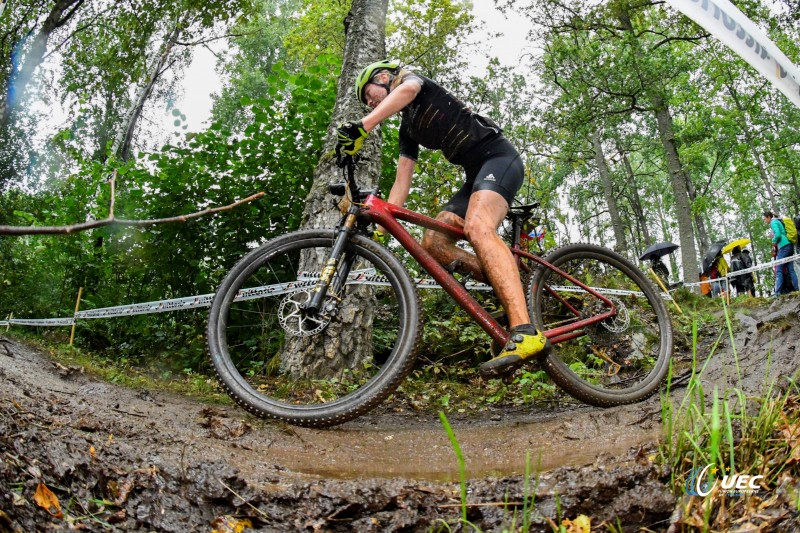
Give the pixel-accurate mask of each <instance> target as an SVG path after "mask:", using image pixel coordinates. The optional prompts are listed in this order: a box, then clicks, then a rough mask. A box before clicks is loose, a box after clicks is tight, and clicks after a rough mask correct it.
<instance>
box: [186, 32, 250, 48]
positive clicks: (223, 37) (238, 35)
mask: <svg viewBox="0 0 800 533" xmlns="http://www.w3.org/2000/svg"><path fill="white" fill-rule="evenodd" d="M258 33H261V30H258V31H246V32H242V33H226V34H225V35H218V36H217V37H209V38H208V39H200V40H199V41H194V42H188V41H175V44H177V45H178V46H197V45H198V44H208V43H210V42H214V41H219V40H220V39H227V38H229V37H246V36H248V35H256V34H258Z"/></svg>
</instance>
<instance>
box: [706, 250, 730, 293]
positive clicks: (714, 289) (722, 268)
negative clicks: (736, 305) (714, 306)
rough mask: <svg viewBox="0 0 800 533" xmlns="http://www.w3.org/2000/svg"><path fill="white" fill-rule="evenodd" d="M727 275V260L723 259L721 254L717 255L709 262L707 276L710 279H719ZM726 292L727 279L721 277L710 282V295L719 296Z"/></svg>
mask: <svg viewBox="0 0 800 533" xmlns="http://www.w3.org/2000/svg"><path fill="white" fill-rule="evenodd" d="M727 275H728V262H727V261H725V258H724V257H722V256H719V257H717V258H716V259H714V262H713V263H711V268H710V269H709V275H708V277H709V278H711V279H720V278H724V277H725V276H727ZM726 292H728V281H727V280H725V279H722V280H720V281H715V282H713V283H712V284H711V295H712V296H719V295H721V294H724V293H726Z"/></svg>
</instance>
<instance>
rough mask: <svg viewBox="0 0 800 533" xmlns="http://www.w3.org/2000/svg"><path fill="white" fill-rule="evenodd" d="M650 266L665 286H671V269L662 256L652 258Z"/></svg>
mask: <svg viewBox="0 0 800 533" xmlns="http://www.w3.org/2000/svg"><path fill="white" fill-rule="evenodd" d="M650 268H652V269H653V272H655V273H656V276H658V277H659V279H660V280H661V282H662V283H663V284H664V286H665V287H669V269H668V268H667V265H665V264H664V261H663V260H662V259H661V258H660V257H651V258H650Z"/></svg>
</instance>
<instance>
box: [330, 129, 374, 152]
mask: <svg viewBox="0 0 800 533" xmlns="http://www.w3.org/2000/svg"><path fill="white" fill-rule="evenodd" d="M336 133H337V140H336V142H337V148H338V149H339V151H341V152H342V153H344V154H347V155H355V154H356V153H357V152H358V151H359V150H361V145H363V144H364V139H366V138H367V135H368V133H367V130H365V129H364V124H362V123H361V121H360V120H359V121H358V122H345V123H344V124H342V125H340V126H339V127H338V128H336Z"/></svg>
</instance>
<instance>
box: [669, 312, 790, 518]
mask: <svg viewBox="0 0 800 533" xmlns="http://www.w3.org/2000/svg"><path fill="white" fill-rule="evenodd" d="M719 300H720V302H721V303H720V306H721V312H722V318H723V324H724V329H723V331H722V333H721V334H720V335H719V337H718V338H717V339H716V342H714V343H713V344H712V345H711V347H710V350H709V353H708V354H707V355H706V357H705V358H704V362H703V364H702V365H700V360H701V355H702V354H699V353H698V351H699V350H698V338H699V330H700V327H701V326H700V321H699V320H697V319H696V318H697V317H698V316H700V317H702V316H703V313H702V312H701V313H700V314H695V315H693V316H694V317H695V320H693V322H692V329H691V335H692V362H691V375H690V378H689V380H688V385H687V387H686V389H685V392H684V395H683V397H682V398H681V399H680V401H677V398H676V394H675V393H674V391H673V390H672V389H671V387H670V385H669V384H671V381H672V378H673V369H672V368H670V374H669V376H668V386H667V389H666V391H665V392H664V393H663V394H662V402H661V407H662V422H663V428H664V441H663V445H662V446H661V447H660V452H659V455H660V460H661V462H662V463H663V464H664V465H666V466H667V467H668V468H669V470H670V472H671V474H670V476H671V477H670V482H671V487H672V490H673V492H674V493H675V494H676V495H677V496H679V497H682V498H683V499H682V502H681V505H683V506H684V508H683V518H682V524H683V525H684V526H686V527H688V528H689V529H690V530H702V531H711V530H727V529H728V528H731V527H734V523H735V520H736V519H739V518H741V517H743V516H745V517H747V516H750V515H754V514H755V513H757V511H758V509H759V507H758V505H761V506H762V507H761V508H762V509H763V508H764V506H768V505H779V504H780V502H775V501H773V500H770V497H771V495H774V492H775V490H776V488H777V487H778V485H779V484H781V483H782V482H784V481H787V480H789V482H790V483H792V484H793V485H794V486H795V487H796V486H797V484H798V480H800V468H798V463H797V462H795V461H793V460H791V454H792V453H796V452H797V450H795V447H796V446H797V445H798V444H800V440H794V439H793V437H792V436H791V435H792V432H793V431H794V430H795V429H796V430H797V433H798V435H797V436H798V439H800V422H799V421H800V389H799V388H798V387H797V384H796V383H795V382H794V381H791V382H790V384H789V386H788V388H787V390H786V391H785V392H783V393H779V392H778V391H777V390H776V389H775V388H774V386H773V384H772V383H765V386H764V394H763V396H762V397H752V396H748V395H746V394H745V392H744V391H743V390H742V388H741V386H740V383H741V376H742V370H741V367H740V365H739V356H738V350H737V347H736V345H735V342H734V336H733V324H732V322H731V319H730V310H729V309H728V307H727V306H726V305H725V304H724V302H722V301H721V299H719ZM726 335H727V337H728V338H729V339H730V343H731V357H732V362H731V363H732V368H733V369H735V376H734V379H735V385H734V386H732V387H730V388H729V389H726V390H720V389H718V388H717V387H714V388H713V389H712V390H706V388H705V387H704V379H703V376H704V372H705V370H706V367H707V365H708V364H709V362H710V361H712V360H713V359H714V358H715V357H719V355H718V353H717V350H718V347H719V344H720V342H721V340H722V338H723V336H726ZM764 357H767V358H768V359H769V358H770V357H771V353H767V354H764ZM767 364H768V365H769V361H768V363H767ZM706 465H713V468H716V469H718V470H717V471H719V472H727V473H736V474H748V475H761V476H764V478H763V489H764V491H763V492H764V493H765V494H764V495H763V496H762V497H761V499H762V501H760V502H759V503H758V504H754V503H752V502H750V500H749V498H744V497H743V498H732V497H730V496H727V495H726V494H723V493H722V492H721V491H717V492H712V494H710V495H709V496H708V497H706V498H702V497H692V498H689V497H688V496H686V490H685V484H686V480H687V478H688V476H689V474H690V472H691V471H692V470H693V469H695V468H702V467H704V466H706ZM751 498H752V497H751ZM748 502H750V503H748ZM770 502H772V503H770ZM784 503H785V502H784ZM795 507H796V505H795ZM753 520H756V522H758V520H759V518H758V517H757V516H756V517H754V518H753ZM692 528H694V529H692Z"/></svg>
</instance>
